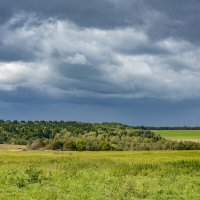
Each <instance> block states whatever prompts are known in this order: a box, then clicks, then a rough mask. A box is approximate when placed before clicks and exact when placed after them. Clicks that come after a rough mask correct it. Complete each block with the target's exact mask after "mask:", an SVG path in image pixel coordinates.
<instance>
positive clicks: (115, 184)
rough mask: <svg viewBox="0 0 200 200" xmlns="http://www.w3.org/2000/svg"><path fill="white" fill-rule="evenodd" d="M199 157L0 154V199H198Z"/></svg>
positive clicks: (186, 154) (162, 153)
mask: <svg viewBox="0 0 200 200" xmlns="http://www.w3.org/2000/svg"><path fill="white" fill-rule="evenodd" d="M199 187H200V151H156V152H154V151H152V152H81V153H79V152H71V153H69V152H61V153H59V152H0V199H1V200H4V199H5V200H7V199H12V200H15V199H20V200H23V199H24V200H25V199H26V200H27V199H44V200H45V199H46V200H47V199H48V200H49V199H50V200H51V199H59V200H63V199H70V200H71V199H72V200H73V199H77V200H80V199H91V200H92V199H94V200H96V199H97V200H98V199H99V200H106V199H109V200H110V199H116V200H117V199H138V200H139V199H158V200H160V199H173V200H174V199H178V200H179V199H200V192H199Z"/></svg>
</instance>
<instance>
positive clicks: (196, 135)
mask: <svg viewBox="0 0 200 200" xmlns="http://www.w3.org/2000/svg"><path fill="white" fill-rule="evenodd" d="M153 132H154V133H156V134H160V135H161V136H163V137H164V138H166V139H170V140H187V141H188V140H190V141H197V142H200V130H153Z"/></svg>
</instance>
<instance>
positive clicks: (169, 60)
mask: <svg viewBox="0 0 200 200" xmlns="http://www.w3.org/2000/svg"><path fill="white" fill-rule="evenodd" d="M199 21H200V1H198V0H191V1H188V0H173V1H172V0H171V1H164V0H84V1H81V0H73V1H71V0H57V1H53V0H43V1H41V0H40V1H39V0H15V1H11V0H0V102H2V104H1V105H5V104H8V107H9V104H10V111H11V110H12V109H14V108H13V106H14V105H16V104H17V105H20V106H19V107H21V108H24V109H25V108H27V109H30V112H27V113H26V112H25V111H24V113H23V114H24V116H25V115H28V114H30V113H31V105H34V107H35V108H36V110H37V109H41V107H42V105H45V104H46V108H45V109H44V110H43V111H44V112H43V113H40V114H41V115H42V116H43V115H45V114H44V113H45V112H47V110H49V109H51V107H52V105H56V104H59V105H60V106H58V107H59V111H62V109H61V107H62V106H63V105H65V106H66V110H67V109H69V110H72V107H73V109H75V110H76V112H77V113H79V114H77V115H76V114H74V115H73V117H74V119H77V120H82V119H83V118H84V117H85V116H84V114H83V112H86V111H87V109H91V108H93V109H94V112H93V111H91V112H88V113H89V114H91V115H95V111H98V112H99V113H101V114H100V116H99V118H98V120H101V119H102V118H103V115H107V116H109V117H108V118H106V121H109V118H110V119H114V120H115V119H116V120H120V121H123V119H124V120H125V121H128V118H129V119H130V118H131V116H132V114H133V112H134V111H135V112H136V114H134V115H133V117H136V116H139V117H140V118H141V121H140V120H139V119H138V121H137V123H138V124H139V123H140V122H141V123H142V119H143V122H145V123H147V122H148V119H149V117H150V115H151V114H149V113H154V114H155V115H156V116H154V118H153V119H152V121H151V122H150V123H151V124H153V123H154V121H155V120H157V121H158V123H159V122H160V123H161V122H162V123H164V121H162V120H160V121H159V118H160V117H161V112H162V113H167V114H166V117H164V118H163V119H166V123H168V122H169V123H172V121H170V120H171V119H170V117H172V115H173V113H174V112H177V113H178V114H177V117H180V116H181V114H186V113H189V114H192V113H194V116H198V114H197V113H196V112H194V108H193V107H192V106H190V104H191V103H194V102H193V101H197V100H198V99H199V98H200V84H199V76H200V64H199V55H200V37H199V32H200V26H199ZM27 102H29V104H28V103H27ZM177 102H184V103H183V106H181V104H179V103H177ZM72 104H73V105H72ZM75 104H76V105H78V109H79V110H81V111H78V109H77V108H75V107H76V106H75ZM82 105H86V107H84V108H83V109H82V108H81V106H82ZM70 106H72V107H71V108H70ZM184 106H185V107H186V108H184V109H183V107H184ZM6 108H7V107H6ZM195 108H197V110H199V104H198V105H197V106H196V107H195ZM101 109H102V112H101ZM190 109H191V110H190ZM14 110H16V112H17V109H14ZM52 110H53V111H49V112H48V113H49V114H51V113H54V111H55V110H56V109H55V107H54V108H52ZM66 110H65V111H66ZM108 110H109V112H111V111H113V113H114V114H113V115H112V114H109V112H108ZM181 110H183V112H182V111H181ZM154 111H155V112H154ZM120 113H121V115H120ZM116 115H118V117H116ZM34 116H37V113H35V115H34ZM63 116H64V111H63ZM79 116H81V117H79ZM37 117H38V116H37ZM57 117H58V115H57ZM33 118H34V117H33ZM96 119H97V118H96ZM86 120H91V117H88V118H87V119H86ZM145 120H146V121H145ZM181 120H183V121H184V119H183V117H182V118H181ZM181 120H180V121H179V122H181ZM128 122H129V123H131V122H130V120H129V121H128ZM133 123H134V122H133Z"/></svg>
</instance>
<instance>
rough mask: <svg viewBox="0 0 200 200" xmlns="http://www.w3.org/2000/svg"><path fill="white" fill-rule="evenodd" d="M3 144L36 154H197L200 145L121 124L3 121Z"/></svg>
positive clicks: (0, 131)
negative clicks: (155, 151)
mask: <svg viewBox="0 0 200 200" xmlns="http://www.w3.org/2000/svg"><path fill="white" fill-rule="evenodd" d="M0 143H1V144H23V145H27V146H28V148H30V149H32V150H36V149H52V150H69V151H70V150H72V151H109V150H111V151H129V150H196V149H200V143H196V142H191V141H171V140H167V139H165V138H164V137H161V136H160V135H158V134H155V133H154V132H152V131H150V130H142V129H138V128H135V127H132V126H128V125H124V124H121V123H83V122H75V121H68V122H65V121H4V120H0Z"/></svg>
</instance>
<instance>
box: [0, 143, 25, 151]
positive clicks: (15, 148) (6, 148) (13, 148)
mask: <svg viewBox="0 0 200 200" xmlns="http://www.w3.org/2000/svg"><path fill="white" fill-rule="evenodd" d="M25 149H26V146H25V145H13V144H0V151H24V150H25Z"/></svg>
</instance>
